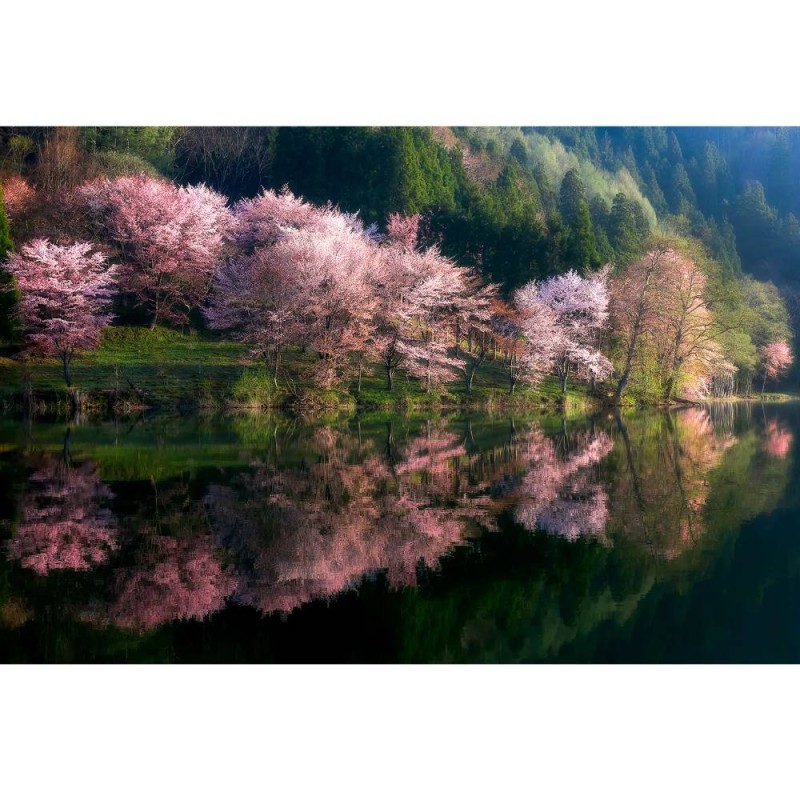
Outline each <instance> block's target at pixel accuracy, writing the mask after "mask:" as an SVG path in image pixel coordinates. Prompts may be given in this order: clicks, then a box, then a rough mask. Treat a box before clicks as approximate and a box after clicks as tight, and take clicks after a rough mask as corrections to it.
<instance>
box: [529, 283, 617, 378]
mask: <svg viewBox="0 0 800 800" xmlns="http://www.w3.org/2000/svg"><path fill="white" fill-rule="evenodd" d="M607 276H608V271H607V270H606V269H604V270H601V271H600V272H598V273H595V274H594V275H590V276H589V277H586V278H583V277H581V276H580V275H578V273H577V272H575V271H574V270H570V271H569V272H567V273H565V274H564V275H558V276H556V277H553V278H548V280H546V281H544V283H542V284H541V285H540V286H538V287H536V288H537V291H538V296H539V299H540V300H541V302H542V303H544V304H545V305H546V306H548V307H549V308H550V309H551V310H552V311H553V312H554V313H555V315H556V318H557V325H558V329H559V331H560V336H559V339H558V347H557V350H556V353H555V369H556V374H557V375H558V376H559V378H560V379H561V390H562V391H563V392H566V390H567V381H568V379H569V376H570V375H571V374H572V373H575V374H577V375H578V377H580V378H583V379H587V380H588V379H591V380H604V379H605V378H607V377H608V376H609V375H611V373H612V372H613V366H612V365H611V362H610V361H609V360H608V359H607V358H606V357H605V356H604V355H603V354H602V353H601V352H600V349H599V347H598V339H599V334H600V332H601V330H602V329H603V327H604V326H605V325H606V322H607V321H608V288H607ZM528 286H529V287H530V284H529V285H528ZM523 288H526V287H523ZM527 291H533V289H532V288H527Z"/></svg>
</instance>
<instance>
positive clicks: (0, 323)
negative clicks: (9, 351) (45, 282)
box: [0, 183, 16, 341]
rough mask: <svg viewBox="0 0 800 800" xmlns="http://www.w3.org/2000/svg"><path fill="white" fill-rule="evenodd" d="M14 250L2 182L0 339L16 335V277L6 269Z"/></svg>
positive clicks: (0, 195)
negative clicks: (14, 318)
mask: <svg viewBox="0 0 800 800" xmlns="http://www.w3.org/2000/svg"><path fill="white" fill-rule="evenodd" d="M13 251H14V243H13V242H12V240H11V226H10V224H9V222H8V215H7V214H6V204H5V200H4V198H3V185H2V183H0V339H4V340H6V341H7V340H10V339H11V338H12V337H13V336H14V327H15V326H14V323H13V320H12V318H11V314H12V312H13V310H14V305H15V303H16V292H15V291H14V290H13V287H14V278H13V277H12V276H11V274H10V273H9V272H8V271H7V270H6V269H5V262H6V259H7V258H8V256H9V254H10V253H12V252H13Z"/></svg>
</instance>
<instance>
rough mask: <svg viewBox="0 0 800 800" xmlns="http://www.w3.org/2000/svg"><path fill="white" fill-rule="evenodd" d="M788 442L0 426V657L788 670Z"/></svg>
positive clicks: (620, 429) (791, 632)
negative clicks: (761, 666) (769, 666)
mask: <svg viewBox="0 0 800 800" xmlns="http://www.w3.org/2000/svg"><path fill="white" fill-rule="evenodd" d="M799 428H800V405H798V404H793V403H787V404H776V405H761V404H758V403H749V404H748V403H740V404H730V405H723V404H715V405H711V406H708V407H693V408H688V409H684V410H678V411H672V412H669V413H667V412H662V411H652V410H651V411H646V412H644V411H642V412H626V413H624V414H623V415H621V416H620V415H616V414H614V413H613V412H611V413H603V414H600V415H598V416H594V417H587V418H569V419H561V418H557V417H551V416H541V415H520V416H514V417H509V416H507V415H503V414H498V415H489V414H484V413H473V414H470V415H469V416H465V415H449V416H436V415H432V416H430V417H427V418H426V417H425V416H416V417H402V416H393V415H389V414H386V413H380V414H378V413H365V414H363V415H362V416H357V417H353V418H351V419H333V420H327V421H325V422H320V421H309V420H303V419H295V418H289V417H284V416H280V415H277V416H267V415H250V416H248V415H240V416H233V417H230V418H227V419H222V418H203V417H173V416H161V415H153V416H143V417H141V418H138V419H126V420H124V421H123V420H113V421H106V422H88V421H73V422H72V423H70V424H67V423H65V422H47V421H41V420H36V421H34V422H30V421H25V420H19V419H16V420H15V419H10V418H4V419H0V540H1V541H0V545H2V556H0V659H2V660H3V661H7V662H81V663H83V662H104V663H105V662H183V663H186V662H225V663H242V662H244V663H247V662H257V663H262V662H326V663H329V662H422V663H435V662H480V663H483V662H587V663H607V662H776V661H777V662H797V661H800V612H798V609H800V503H799V502H798V499H799V498H800V493H799V492H798V468H797V460H796V458H795V456H794V454H795V447H796V442H797V438H798V429H799Z"/></svg>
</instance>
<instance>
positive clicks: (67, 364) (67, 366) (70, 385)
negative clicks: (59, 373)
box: [61, 356, 72, 389]
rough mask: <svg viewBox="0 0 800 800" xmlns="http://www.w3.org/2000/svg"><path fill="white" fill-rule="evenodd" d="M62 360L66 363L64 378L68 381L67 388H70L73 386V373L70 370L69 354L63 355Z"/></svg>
mask: <svg viewBox="0 0 800 800" xmlns="http://www.w3.org/2000/svg"><path fill="white" fill-rule="evenodd" d="M61 360H62V362H63V364H64V380H65V381H66V382H67V389H70V388H72V375H71V374H70V371H69V362H70V358H69V356H62V357H61Z"/></svg>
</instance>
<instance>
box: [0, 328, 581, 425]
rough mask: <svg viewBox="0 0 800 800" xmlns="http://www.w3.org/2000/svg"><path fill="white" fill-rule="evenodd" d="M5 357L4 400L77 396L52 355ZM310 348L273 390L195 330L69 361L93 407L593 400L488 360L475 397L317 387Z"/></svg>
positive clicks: (290, 357) (374, 375) (61, 406)
mask: <svg viewBox="0 0 800 800" xmlns="http://www.w3.org/2000/svg"><path fill="white" fill-rule="evenodd" d="M10 356H11V352H10V351H8V350H7V351H5V352H2V354H0V404H2V406H3V407H4V408H5V409H7V410H8V409H13V408H19V407H24V405H25V404H26V403H33V405H34V408H36V409H39V410H48V411H53V410H55V411H61V410H64V411H68V410H69V409H70V408H71V406H72V404H73V400H72V398H71V396H70V393H69V392H67V390H66V387H65V384H64V378H63V375H62V371H61V365H60V363H59V362H57V361H56V360H49V361H36V362H33V363H26V362H24V361H20V360H18V359H16V358H12V357H10ZM312 360H313V355H312V354H308V353H306V354H303V353H301V352H299V351H295V352H292V353H289V354H287V356H286V357H285V360H284V361H285V364H286V365H287V366H286V371H285V374H284V375H282V376H281V378H279V380H278V385H277V387H276V386H275V383H274V381H273V378H272V375H271V373H270V372H269V371H268V370H267V369H266V368H265V367H264V366H263V365H259V364H256V363H254V361H253V359H252V357H251V356H250V354H249V352H248V350H247V348H246V347H245V346H243V345H241V344H237V343H235V342H226V341H221V340H218V339H211V338H207V337H204V336H202V335H201V334H198V333H196V332H190V333H181V332H179V331H174V330H169V329H164V328H156V329H155V330H150V329H147V328H133V327H115V328H109V329H107V330H106V331H105V332H104V334H103V339H102V344H101V346H100V347H99V348H98V349H97V350H96V351H94V352H91V353H87V354H85V355H84V356H83V357H81V358H80V359H77V360H76V361H75V362H74V364H73V367H72V376H73V384H74V387H73V389H74V392H73V394H72V396H73V397H75V396H77V397H79V398H80V402H81V405H82V407H84V408H85V409H86V410H88V411H92V410H95V411H98V412H102V411H105V410H109V409H116V410H117V411H123V412H124V411H126V410H127V411H133V410H137V409H139V408H143V407H144V408H175V409H181V408H187V409H188V408H191V409H220V408H226V407H236V408H243V409H244V408H252V409H267V408H295V409H298V410H307V411H324V410H326V409H331V410H335V409H339V410H354V409H356V408H366V409H387V410H390V409H391V410H402V411H414V410H417V409H419V410H422V409H427V408H458V407H474V408H482V409H492V408H497V409H526V408H546V409H552V410H567V411H574V412H581V411H586V410H589V409H590V408H591V407H592V405H593V400H592V398H591V397H590V396H589V395H588V393H587V391H586V390H585V388H584V387H582V386H576V387H574V388H570V389H569V391H568V392H567V394H566V396H563V395H562V393H561V390H560V387H559V386H558V384H557V382H556V381H555V380H547V381H545V382H544V383H543V384H542V385H541V386H539V387H537V388H536V389H535V390H534V389H530V388H525V387H517V390H516V391H515V392H514V394H513V395H512V394H509V392H508V383H507V377H506V375H505V372H504V369H503V365H502V363H500V362H495V361H491V360H490V361H487V362H486V363H485V364H483V365H482V367H481V369H480V370H479V372H478V374H477V375H476V377H475V382H474V384H473V389H472V393H471V395H469V396H468V395H467V393H466V390H465V389H464V386H463V385H462V384H454V385H451V386H448V387H445V388H443V389H439V390H436V391H434V392H431V393H430V394H428V393H426V392H425V391H424V389H423V388H422V386H421V385H420V384H419V382H418V381H416V380H414V379H413V378H410V377H408V376H406V375H405V374H404V373H402V371H399V372H398V374H397V376H396V379H395V386H394V388H393V389H392V391H389V390H388V389H387V388H386V385H385V379H384V377H383V375H382V374H381V373H380V370H379V369H378V368H377V367H375V368H374V369H367V370H365V372H364V374H363V376H362V381H361V387H360V390H359V387H358V383H357V381H353V382H351V384H350V385H347V386H343V387H341V388H339V389H336V390H326V391H324V390H320V389H318V388H315V387H313V386H312V385H311V384H310V383H309V382H308V381H307V380H304V378H303V375H304V374H307V367H308V366H310V362H311V361H312Z"/></svg>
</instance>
